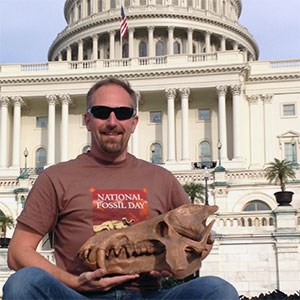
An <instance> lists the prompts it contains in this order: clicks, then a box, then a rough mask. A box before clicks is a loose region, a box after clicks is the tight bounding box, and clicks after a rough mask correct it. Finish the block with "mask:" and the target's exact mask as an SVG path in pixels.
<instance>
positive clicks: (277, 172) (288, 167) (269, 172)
mask: <svg viewBox="0 0 300 300" xmlns="http://www.w3.org/2000/svg"><path fill="white" fill-rule="evenodd" d="M268 165H269V166H268V167H267V168H265V171H266V174H265V176H266V178H267V179H268V180H269V181H270V182H272V181H274V182H275V184H278V182H279V184H280V188H281V191H282V192H284V191H285V185H286V183H287V182H288V179H289V178H291V179H294V178H296V174H295V171H294V169H293V162H291V161H288V160H285V159H283V160H279V159H277V158H274V161H273V162H270V163H269V164H268Z"/></svg>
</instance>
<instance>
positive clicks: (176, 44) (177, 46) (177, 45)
mask: <svg viewBox="0 0 300 300" xmlns="http://www.w3.org/2000/svg"><path fill="white" fill-rule="evenodd" d="M180 50H181V49H180V43H179V42H177V41H176V42H174V44H173V52H174V54H180V52H181V51H180Z"/></svg>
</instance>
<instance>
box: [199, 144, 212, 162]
mask: <svg viewBox="0 0 300 300" xmlns="http://www.w3.org/2000/svg"><path fill="white" fill-rule="evenodd" d="M199 154H200V155H199V156H200V157H199V158H200V159H199V160H200V162H201V165H202V164H203V165H206V164H207V167H210V164H211V146H210V143H209V142H206V141H204V142H201V143H200V145H199Z"/></svg>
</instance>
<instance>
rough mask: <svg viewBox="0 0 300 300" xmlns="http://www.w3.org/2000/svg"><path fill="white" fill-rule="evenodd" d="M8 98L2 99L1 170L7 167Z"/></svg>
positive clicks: (0, 125)
mask: <svg viewBox="0 0 300 300" xmlns="http://www.w3.org/2000/svg"><path fill="white" fill-rule="evenodd" d="M8 103H9V99H8V97H4V96H2V97H0V107H1V118H0V128H1V131H0V145H1V147H0V168H6V167H7V145H8V139H7V130H8V128H7V118H8Z"/></svg>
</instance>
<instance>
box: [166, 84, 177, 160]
mask: <svg viewBox="0 0 300 300" xmlns="http://www.w3.org/2000/svg"><path fill="white" fill-rule="evenodd" d="M165 92H166V95H167V98H168V158H167V160H168V161H175V96H176V89H166V90H165Z"/></svg>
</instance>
